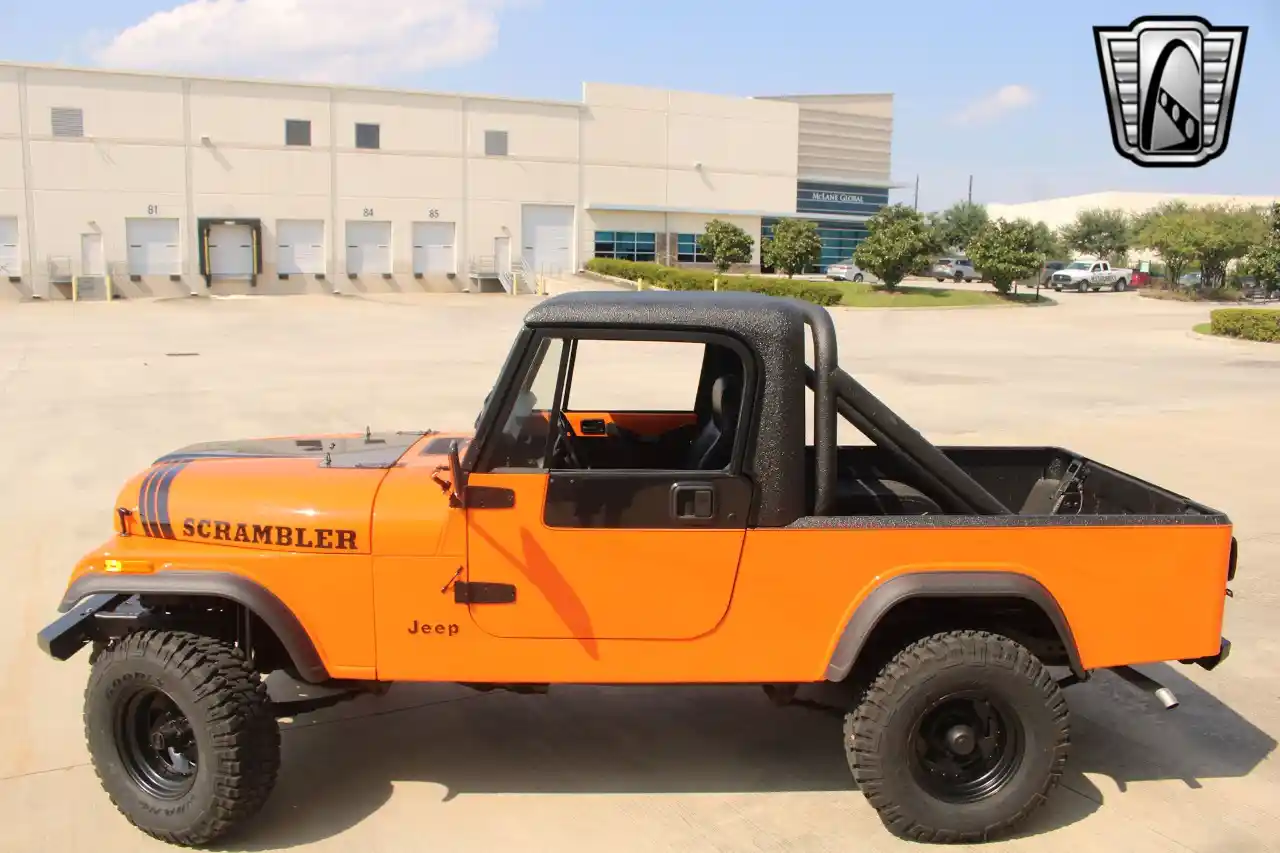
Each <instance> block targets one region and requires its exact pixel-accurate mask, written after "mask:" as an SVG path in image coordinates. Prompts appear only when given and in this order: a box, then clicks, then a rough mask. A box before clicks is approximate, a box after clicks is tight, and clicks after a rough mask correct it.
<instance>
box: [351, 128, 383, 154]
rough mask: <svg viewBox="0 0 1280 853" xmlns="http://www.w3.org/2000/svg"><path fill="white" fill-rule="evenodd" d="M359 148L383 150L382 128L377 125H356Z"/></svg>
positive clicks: (357, 145)
mask: <svg viewBox="0 0 1280 853" xmlns="http://www.w3.org/2000/svg"><path fill="white" fill-rule="evenodd" d="M356 147H357V148H381V147H382V126H381V125H377V124H357V125H356Z"/></svg>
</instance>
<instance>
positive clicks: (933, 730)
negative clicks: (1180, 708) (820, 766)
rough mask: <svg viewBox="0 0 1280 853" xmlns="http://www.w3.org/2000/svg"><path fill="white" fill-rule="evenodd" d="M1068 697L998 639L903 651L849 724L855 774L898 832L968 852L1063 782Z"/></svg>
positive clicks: (1024, 654) (957, 640)
mask: <svg viewBox="0 0 1280 853" xmlns="http://www.w3.org/2000/svg"><path fill="white" fill-rule="evenodd" d="M1069 745H1070V724H1069V719H1068V711H1067V704H1066V699H1065V698H1064V697H1063V695H1062V691H1061V689H1060V688H1059V687H1058V683H1057V681H1055V680H1054V678H1053V676H1052V675H1051V674H1050V673H1049V671H1048V670H1047V669H1045V667H1044V665H1043V664H1042V663H1041V662H1040V661H1039V659H1037V658H1036V657H1035V656H1034V655H1032V654H1031V652H1029V651H1028V650H1027V649H1026V648H1025V647H1023V646H1022V645H1020V644H1019V643H1016V642H1014V641H1013V640H1010V639H1009V638H1007V637H1002V636H999V635H996V634H989V633H985V632H979V631H952V632H948V633H943V634H936V635H934V636H932V637H926V638H925V639H923V640H920V641H918V642H916V643H913V644H912V645H910V646H908V647H907V648H906V649H904V650H903V651H902V652H900V653H898V655H897V656H896V657H894V659H893V660H892V661H890V662H889V663H888V664H887V665H886V666H885V667H884V668H883V669H882V670H881V671H880V674H879V675H878V676H877V677H876V679H875V681H874V683H873V684H872V685H871V687H870V689H869V690H868V691H867V692H866V694H865V696H864V697H863V700H862V702H861V704H860V705H859V706H858V708H857V709H856V710H854V711H853V712H852V713H850V714H848V715H847V716H846V717H845V750H846V754H847V755H848V757H849V764H850V769H851V770H852V772H853V777H854V780H855V781H856V782H857V784H858V786H859V788H860V789H861V790H862V792H863V794H864V795H865V796H866V797H867V800H868V801H869V802H870V803H871V805H872V806H873V807H874V808H875V809H876V811H877V812H878V813H879V815H880V818H881V820H882V821H883V822H884V824H885V825H886V826H887V827H888V828H889V830H890V831H891V832H893V833H894V834H895V835H898V836H900V837H903V838H909V839H913V840H916V841H924V842H935V843H950V842H963V843H973V842H977V841H985V840H990V839H992V838H997V837H1000V836H1002V835H1005V834H1007V833H1008V832H1010V831H1011V830H1012V829H1013V828H1015V827H1016V826H1017V825H1018V824H1020V823H1021V822H1022V821H1023V820H1025V819H1026V818H1027V816H1028V815H1030V814H1031V813H1032V812H1033V811H1034V810H1035V809H1036V808H1037V807H1038V806H1039V805H1040V804H1042V803H1043V802H1044V801H1045V799H1046V797H1047V796H1048V795H1049V793H1050V792H1051V791H1052V790H1053V788H1054V787H1056V786H1057V784H1058V782H1059V780H1060V779H1061V777H1062V773H1063V769H1064V767H1065V764H1066V760H1067V753H1068V750H1069Z"/></svg>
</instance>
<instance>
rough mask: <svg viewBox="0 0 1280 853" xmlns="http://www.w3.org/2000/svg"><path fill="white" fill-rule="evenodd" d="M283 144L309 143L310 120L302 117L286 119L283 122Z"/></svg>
mask: <svg viewBox="0 0 1280 853" xmlns="http://www.w3.org/2000/svg"><path fill="white" fill-rule="evenodd" d="M284 144H285V145H310V144H311V122H309V121H304V120H302V119H296V118H291V119H286V120H285V123H284Z"/></svg>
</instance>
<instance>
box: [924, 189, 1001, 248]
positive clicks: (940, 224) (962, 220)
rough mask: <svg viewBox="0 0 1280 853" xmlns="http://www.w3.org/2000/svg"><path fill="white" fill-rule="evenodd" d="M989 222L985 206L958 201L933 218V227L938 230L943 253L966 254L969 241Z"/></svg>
mask: <svg viewBox="0 0 1280 853" xmlns="http://www.w3.org/2000/svg"><path fill="white" fill-rule="evenodd" d="M990 221H991V220H990V217H989V216H987V208H986V206H985V205H981V204H975V203H974V202H971V201H958V202H956V203H955V204H953V205H951V206H950V207H948V208H947V209H946V210H944V211H943V212H942V213H941V214H939V215H937V216H936V217H934V218H933V225H934V227H935V228H936V229H937V230H938V237H939V238H940V239H941V241H942V249H943V250H944V251H945V250H950V249H954V250H956V251H958V252H967V251H968V249H969V241H971V240H972V239H973V238H974V237H976V236H978V232H980V231H981V230H982V229H983V228H984V227H985V226H986V224H987V223H988V222H990Z"/></svg>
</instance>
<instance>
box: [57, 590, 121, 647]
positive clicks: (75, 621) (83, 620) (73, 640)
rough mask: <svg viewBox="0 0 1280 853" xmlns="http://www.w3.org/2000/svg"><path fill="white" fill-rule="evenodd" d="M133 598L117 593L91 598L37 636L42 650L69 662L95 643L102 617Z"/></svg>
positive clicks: (83, 601)
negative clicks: (87, 646)
mask: <svg viewBox="0 0 1280 853" xmlns="http://www.w3.org/2000/svg"><path fill="white" fill-rule="evenodd" d="M128 597H129V596H127V595H121V594H119V593H115V592H100V593H97V594H95V595H89V596H86V597H84V598H83V599H81V600H80V601H78V602H77V603H76V605H75V606H74V607H72V608H71V609H70V610H68V611H67V612H66V613H64V614H62V615H61V616H59V617H58V618H57V619H56V620H54V621H53V622H50V623H49V624H48V625H46V626H45V627H44V628H43V629H42V630H41V631H40V633H39V634H37V635H36V643H37V644H38V645H39V646H40V650H41V651H43V652H44V653H45V654H47V655H49V656H50V657H52V658H54V659H55V660H67V659H68V658H70V657H71V656H72V655H74V654H75V653H76V652H78V651H80V650H81V649H82V648H84V647H85V645H86V644H87V643H88V642H89V641H90V640H92V639H93V636H94V624H95V622H96V621H97V617H98V614H99V613H101V612H102V611H104V610H108V611H109V610H110V609H111V608H113V607H115V606H116V605H117V604H119V603H120V602H121V601H124V600H125V599H126V598H128Z"/></svg>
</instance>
